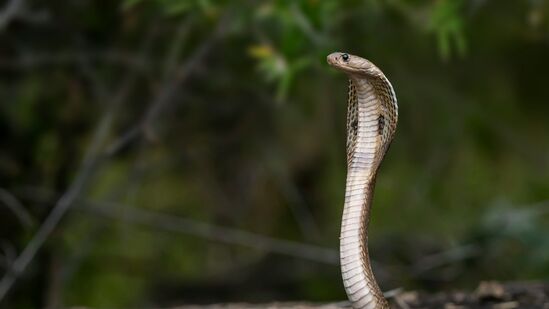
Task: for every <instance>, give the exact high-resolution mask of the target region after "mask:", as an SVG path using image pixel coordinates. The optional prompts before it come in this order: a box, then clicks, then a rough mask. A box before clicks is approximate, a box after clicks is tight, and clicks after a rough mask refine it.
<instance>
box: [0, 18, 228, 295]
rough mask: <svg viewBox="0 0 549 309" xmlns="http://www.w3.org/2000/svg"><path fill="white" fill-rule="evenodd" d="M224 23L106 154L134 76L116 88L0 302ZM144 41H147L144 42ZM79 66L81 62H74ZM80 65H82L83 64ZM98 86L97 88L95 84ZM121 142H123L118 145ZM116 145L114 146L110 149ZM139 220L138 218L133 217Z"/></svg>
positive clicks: (7, 279) (4, 283)
mask: <svg viewBox="0 0 549 309" xmlns="http://www.w3.org/2000/svg"><path fill="white" fill-rule="evenodd" d="M227 21H228V15H226V16H225V17H224V18H222V19H220V21H219V23H218V25H217V27H216V29H215V31H214V33H213V34H212V36H210V37H209V38H208V39H207V40H205V41H204V43H203V44H202V45H200V46H199V47H198V48H197V49H196V51H195V53H194V54H193V55H192V56H191V57H190V58H189V59H188V60H187V61H185V62H184V63H183V64H181V65H180V66H179V67H178V68H176V70H175V71H174V74H173V76H170V79H169V80H167V81H166V82H165V83H164V84H165V86H164V87H163V88H162V90H161V91H160V93H159V95H158V96H157V97H156V99H155V100H154V101H153V102H152V103H151V105H150V108H149V109H148V110H147V112H146V114H145V116H144V118H143V121H142V123H141V124H139V125H138V126H137V127H138V129H137V131H136V129H131V130H130V131H128V132H129V133H125V134H123V135H122V137H121V140H120V139H117V140H116V141H115V142H114V143H113V144H111V146H109V147H107V151H106V152H105V151H102V150H101V149H102V145H103V144H104V142H105V141H106V139H107V136H108V133H109V131H110V128H111V126H112V124H113V121H114V118H115V115H116V112H117V111H118V108H119V106H120V105H121V103H123V102H124V101H125V99H126V97H127V95H128V94H129V89H131V85H132V84H133V82H134V80H135V77H134V76H133V74H130V76H129V77H128V78H127V79H126V80H125V81H124V82H123V86H122V87H120V90H119V92H118V93H117V94H116V95H114V96H113V97H112V102H110V104H108V108H107V110H106V112H105V113H104V115H103V116H102V118H101V120H100V122H99V124H98V126H97V128H96V130H95V133H94V136H93V138H92V141H91V143H90V146H89V148H88V150H87V152H86V155H85V157H84V160H83V163H82V165H81V167H80V169H79V170H78V171H77V173H76V177H75V180H74V181H73V183H72V184H71V185H70V187H69V189H68V190H67V191H66V192H65V194H63V195H62V196H61V198H60V199H59V200H58V201H57V202H56V204H55V205H54V206H53V209H52V211H51V212H50V214H49V215H48V217H47V218H46V220H45V221H44V222H43V223H42V225H41V226H40V228H39V230H38V231H37V232H36V234H35V235H34V236H33V238H32V239H31V241H30V242H29V243H28V244H27V246H26V247H25V249H24V250H23V252H22V253H21V254H20V255H19V256H18V257H17V259H16V260H15V261H14V262H13V264H12V265H11V268H10V269H9V270H8V271H7V272H6V274H5V275H4V277H3V278H2V280H0V301H1V300H2V299H3V298H4V297H5V295H6V293H7V292H8V291H9V290H10V288H11V287H12V285H13V283H14V282H15V280H16V279H17V278H18V276H19V275H20V274H21V273H22V272H23V271H24V270H25V269H26V268H27V266H28V264H29V263H30V262H31V261H32V260H33V258H34V256H35V255H36V253H37V251H38V250H39V249H40V248H41V247H42V245H43V244H44V243H45V241H46V240H47V238H48V237H49V235H50V234H51V233H52V231H53V230H54V229H55V227H56V226H57V225H58V223H59V221H60V220H61V219H62V218H63V216H64V214H65V213H66V212H67V211H68V210H69V208H70V207H71V206H72V205H73V204H74V202H75V200H76V199H77V198H78V197H79V195H80V194H81V193H82V192H83V191H84V190H85V188H86V186H87V185H88V183H89V181H90V179H91V178H92V176H93V174H94V172H95V170H96V169H97V168H98V167H99V165H100V163H101V161H102V159H106V158H108V157H109V156H110V155H112V154H114V153H115V152H116V151H117V150H118V149H119V147H122V146H123V144H124V143H126V142H128V141H130V140H131V139H133V137H135V136H138V135H139V134H135V133H132V132H137V133H139V132H140V130H142V129H147V128H148V126H149V125H150V123H152V121H153V120H154V119H155V118H156V117H157V116H158V115H159V114H160V112H161V111H162V110H163V109H164V108H165V107H166V105H167V104H168V103H169V102H170V101H171V99H172V97H173V95H174V94H175V93H176V92H177V90H178V88H179V87H180V85H181V83H182V82H183V81H185V80H186V79H187V77H188V76H189V74H190V73H191V72H192V70H193V69H194V68H195V67H196V66H197V65H198V63H199V62H200V61H201V60H202V58H203V57H204V56H205V54H206V53H207V52H208V51H209V50H210V49H211V47H212V46H213V44H214V42H215V41H216V40H217V39H218V38H219V37H220V35H221V34H222V33H224V30H226V22H227ZM145 41H147V39H145ZM78 61H79V62H80V63H82V59H78ZM84 64H86V62H85V61H84ZM84 68H85V69H86V70H85V71H86V73H88V74H90V72H91V70H89V67H86V66H84ZM95 86H98V85H95ZM95 90H96V91H95V93H97V94H99V97H100V99H108V98H107V97H106V95H107V91H106V90H105V89H103V88H102V87H96V89H95ZM120 141H123V142H124V143H121V142H120ZM113 146H116V147H113ZM137 218H139V217H137Z"/></svg>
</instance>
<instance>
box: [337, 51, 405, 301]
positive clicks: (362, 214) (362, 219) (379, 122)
mask: <svg viewBox="0 0 549 309" xmlns="http://www.w3.org/2000/svg"><path fill="white" fill-rule="evenodd" d="M327 61H328V64H330V65H331V66H332V67H334V68H336V69H338V70H340V71H343V72H344V73H346V74H347V75H348V77H349V99H348V110H347V180H346V185H345V205H344V208H343V219H342V222H341V235H340V263H341V274H342V277H343V284H344V286H345V291H346V292H347V296H348V298H349V300H350V301H351V304H352V306H353V308H355V309H374V308H375V309H379V308H389V304H388V302H387V300H386V299H385V298H384V297H383V293H382V292H381V290H380V288H379V286H378V284H377V282H376V280H375V278H374V274H373V272H372V266H371V263H370V258H369V254H368V224H369V221H370V213H371V207H372V197H373V194H374V186H375V181H376V176H377V172H378V169H379V166H380V164H381V162H382V160H383V157H384V156H385V153H386V152H387V150H388V148H389V145H390V144H391V141H392V140H393V137H394V135H395V131H396V126H397V118H398V106H397V99H396V96H395V92H394V90H393V86H392V85H391V83H390V82H389V80H388V79H387V77H385V75H384V74H383V72H382V71H381V70H380V69H379V68H378V67H376V66H375V65H374V64H373V63H371V62H370V61H368V60H366V59H364V58H361V57H358V56H354V55H350V54H347V53H340V52H336V53H332V54H330V55H329V56H328V58H327Z"/></svg>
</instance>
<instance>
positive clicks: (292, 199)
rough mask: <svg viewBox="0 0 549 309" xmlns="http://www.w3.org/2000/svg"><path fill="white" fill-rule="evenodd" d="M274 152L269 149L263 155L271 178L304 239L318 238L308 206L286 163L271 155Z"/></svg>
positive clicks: (314, 222)
mask: <svg viewBox="0 0 549 309" xmlns="http://www.w3.org/2000/svg"><path fill="white" fill-rule="evenodd" d="M273 153H276V152H275V151H273V150H269V151H268V152H267V154H266V155H265V156H266V157H267V158H266V159H265V161H266V162H268V164H267V167H268V168H269V170H270V172H271V173H272V175H273V176H274V177H273V180H274V181H275V182H276V185H277V186H278V188H279V189H280V190H281V192H282V194H283V195H284V197H285V198H286V201H287V204H288V206H289V208H290V211H291V212H292V215H293V217H294V218H295V220H296V221H297V224H298V226H299V228H300V230H301V233H302V234H303V235H304V237H305V238H306V239H319V238H320V229H319V227H318V224H317V222H316V220H315V218H314V216H313V214H312V212H311V209H310V206H309V205H308V204H307V202H306V201H305V198H304V197H303V196H302V194H301V192H300V191H299V188H298V186H297V185H296V184H295V182H294V181H293V179H292V178H291V177H290V175H289V173H290V172H289V171H288V168H287V164H283V162H280V160H278V159H277V158H278V157H280V156H276V155H272V154H273Z"/></svg>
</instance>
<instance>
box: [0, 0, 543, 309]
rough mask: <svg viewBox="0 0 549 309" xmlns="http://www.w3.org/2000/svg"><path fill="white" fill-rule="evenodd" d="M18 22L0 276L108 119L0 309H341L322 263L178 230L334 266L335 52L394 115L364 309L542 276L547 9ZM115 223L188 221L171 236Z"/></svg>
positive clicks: (5, 109)
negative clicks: (363, 64) (82, 183)
mask: <svg viewBox="0 0 549 309" xmlns="http://www.w3.org/2000/svg"><path fill="white" fill-rule="evenodd" d="M25 2H26V5H25V11H24V12H21V13H20V14H19V15H16V16H14V17H13V18H12V19H11V20H10V21H9V22H8V23H6V25H5V26H4V27H3V28H0V31H1V32H0V38H1V40H2V44H1V47H0V70H1V72H2V74H1V75H0V76H1V77H0V78H1V79H2V83H0V96H1V97H2V98H3V103H2V104H1V106H0V132H1V134H2V138H1V139H0V143H1V147H0V179H1V181H0V183H1V185H0V186H1V188H2V189H5V190H6V191H7V192H8V193H9V194H11V195H12V198H15V199H16V200H17V201H19V203H20V204H21V205H19V206H20V207H21V208H22V211H23V212H26V213H27V214H28V215H29V216H30V217H31V218H32V223H31V224H24V222H23V221H21V218H20V217H18V215H17V213H16V212H14V211H12V210H10V209H12V208H13V207H19V206H18V205H17V204H13V203H11V207H12V208H10V207H8V206H10V199H9V198H8V199H6V197H5V196H4V197H2V198H1V199H0V207H1V208H0V209H2V214H3V215H2V216H1V217H0V231H1V233H2V234H0V247H1V249H2V250H1V251H0V254H1V255H0V257H1V260H0V262H2V263H1V264H0V266H1V270H2V272H5V271H6V270H7V269H8V268H9V265H10V262H11V261H13V258H14V256H15V255H16V254H18V253H20V252H21V251H22V250H23V248H24V247H25V245H26V244H27V243H28V241H29V240H30V238H31V237H32V236H33V235H34V233H36V231H37V229H38V226H39V224H40V222H43V221H44V219H45V218H46V216H47V215H48V213H49V212H50V211H51V210H52V208H53V206H54V204H55V201H56V200H57V198H58V197H59V196H60V195H61V194H62V193H63V192H65V191H66V190H67V188H69V186H70V184H71V183H72V182H73V181H74V179H75V177H76V176H77V175H76V174H77V171H78V167H79V166H81V162H82V160H83V158H84V156H85V154H86V151H87V149H88V147H89V145H90V143H91V142H92V140H93V136H94V135H93V132H94V130H95V127H96V126H97V123H99V122H100V120H101V119H103V117H105V116H104V115H105V113H107V111H109V110H111V108H112V106H115V105H116V100H117V98H119V97H120V98H122V102H121V103H120V106H119V107H118V108H114V111H113V113H114V117H115V122H114V127H113V128H112V130H110V131H109V136H108V139H107V140H106V141H104V142H103V143H102V151H103V152H102V154H103V156H102V157H101V158H100V159H99V163H98V164H97V165H96V166H95V167H94V173H93V176H92V177H91V179H90V181H89V186H88V187H87V188H86V190H85V191H84V192H83V194H81V196H80V197H79V199H78V200H77V202H76V203H75V205H73V208H72V209H71V210H70V211H69V212H68V213H67V215H66V216H65V218H64V219H63V220H62V221H61V223H60V224H59V225H58V226H57V227H56V229H55V231H54V233H53V234H52V235H50V237H49V238H48V241H47V242H46V244H45V245H44V246H43V247H41V248H40V251H39V254H38V255H37V256H36V257H35V259H34V260H33V262H32V263H31V265H30V266H29V267H28V269H27V270H26V271H25V272H24V273H23V274H22V275H21V277H20V278H19V279H18V280H17V281H16V284H15V286H14V288H13V289H12V290H11V291H10V293H9V294H8V296H7V297H6V299H4V300H1V302H2V305H5V306H6V307H7V308H45V307H48V306H49V307H51V308H58V307H66V306H76V305H83V306H90V307H98V308H125V307H147V306H168V305H180V304H184V303H212V302H225V301H252V302H255V301H269V300H291V299H299V300H312V301H327V300H339V299H343V298H344V297H345V295H344V291H343V289H342V285H341V283H340V276H339V269H338V266H337V263H333V264H330V263H328V264H326V263H319V262H318V261H316V262H315V261H313V262H312V261H310V260H307V259H305V258H303V257H302V258H298V257H295V255H298V254H294V256H293V257H292V256H285V255H281V254H277V253H273V251H275V252H276V251H277V250H276V249H273V248H271V247H270V246H271V245H272V244H270V245H269V244H266V243H260V244H256V245H255V247H262V249H257V248H256V249H254V248H249V247H250V246H240V245H235V244H231V243H230V242H229V243H227V241H223V236H226V235H217V236H216V237H217V238H216V237H213V238H216V239H217V240H216V239H212V237H205V236H204V235H203V234H202V236H200V235H201V234H200V233H201V232H192V231H193V228H191V227H192V226H194V225H193V224H198V225H200V224H201V223H208V224H211V226H220V227H232V228H236V229H238V230H241V231H248V232H251V233H255V234H258V235H267V236H271V237H274V238H276V239H285V240H293V241H296V242H300V243H304V244H315V245H318V246H321V247H325V248H331V249H333V250H336V249H337V247H338V233H339V224H340V221H339V220H340V219H339V218H340V215H341V207H342V204H343V190H344V180H345V154H344V151H345V150H344V140H345V137H344V135H345V128H344V126H345V112H346V106H345V104H346V97H345V96H346V91H347V90H346V78H345V77H344V76H342V75H341V74H340V73H339V72H335V71H333V70H331V69H329V68H328V67H327V65H326V64H325V57H326V55H327V54H329V53H330V52H333V51H336V50H340V51H347V52H350V53H353V54H357V55H361V56H364V57H366V58H368V59H370V60H372V61H373V62H374V63H376V64H377V65H378V66H379V67H380V68H382V70H383V71H384V72H385V73H386V75H387V76H388V77H389V79H390V80H391V81H392V83H393V85H394V87H395V90H396V93H397V96H398V99H399V105H400V110H399V115H400V120H399V128H398V131H397V137H396V140H395V141H394V142H393V145H392V147H391V149H390V151H389V153H388V156H387V158H386V161H385V162H384V164H383V166H382V169H381V172H380V177H379V178H378V184H377V188H376V196H375V200H374V214H373V215H374V218H373V221H372V225H371V232H372V236H371V244H370V246H371V254H372V255H373V259H374V261H375V265H374V266H375V270H376V274H377V277H378V278H379V280H380V281H381V285H382V286H383V288H384V289H390V288H396V287H401V286H403V287H405V288H407V289H414V288H418V289H431V290H440V289H449V288H471V287H473V286H476V283H477V282H478V281H480V280H485V279H497V280H530V279H546V278H547V277H548V276H549V267H548V265H549V242H548V240H547V237H545V236H546V235H548V233H549V224H548V222H549V200H548V199H549V139H548V138H547V132H549V122H548V121H547V115H548V114H549V105H548V104H547V102H548V99H549V95H548V93H547V91H546V84H547V80H548V79H547V77H545V75H546V72H548V71H549V57H547V55H549V22H548V18H549V5H548V4H547V2H544V1H528V2H502V1H493V0H492V1H489V0H485V1H483V0H460V1H444V0H440V1H404V0H390V1H375V0H369V1H320V0H301V1H275V0H273V1H258V2H255V1H212V0H196V1H168V0H150V1H146V0H125V1H123V2H115V1H113V2H100V1H75V2H61V1H52V2H47V3H46V2H39V1H25ZM128 81H129V82H128ZM170 85H171V86H170ZM124 93H125V94H124ZM151 106H153V108H151ZM118 146H120V147H118ZM113 149H115V150H113ZM0 197H1V196H0ZM4 206H6V207H4ZM98 209H107V210H108V211H109V215H105V214H101V212H98ZM136 210H147V211H153V212H154V213H157V212H158V213H162V214H171V215H174V216H177V217H179V218H187V219H189V220H190V221H184V222H187V224H184V223H181V222H180V225H181V226H182V229H183V232H181V231H180V232H176V233H174V232H173V230H174V229H173V228H171V227H170V226H171V225H170V224H168V223H166V224H165V225H164V224H160V223H158V222H157V223H156V224H137V223H136V222H135V220H134V219H132V218H133V217H132V215H133V214H135V211H136ZM132 220H134V221H133V222H132ZM137 221H138V220H137ZM211 226H210V227H206V228H204V230H207V231H210V233H211V234H210V235H215V234H216V232H215V231H217V230H215V229H212V228H211ZM195 230H200V228H196V229H195ZM170 231H171V232H170ZM193 233H194V234H193ZM205 234H207V233H206V232H205ZM217 234H219V233H217ZM221 234H223V233H221ZM228 234H230V233H228ZM231 235H232V234H231ZM239 235H240V234H239ZM246 235H247V234H246ZM246 237H247V236H242V235H241V238H246ZM220 239H221V241H220ZM252 247H253V246H252ZM279 251H280V250H279ZM289 255H292V254H289Z"/></svg>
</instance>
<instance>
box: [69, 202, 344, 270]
mask: <svg viewBox="0 0 549 309" xmlns="http://www.w3.org/2000/svg"><path fill="white" fill-rule="evenodd" d="M86 205H87V207H84V208H79V209H81V210H83V211H87V212H91V213H94V214H96V215H99V216H102V217H106V218H110V219H115V220H121V221H124V222H127V223H132V224H139V225H144V226H148V227H151V228H154V229H156V230H165V231H170V232H176V233H181V234H187V235H192V236H197V237H201V238H204V239H207V240H211V241H218V242H222V243H227V244H231V245H240V246H245V247H250V248H254V249H260V250H264V251H270V252H275V253H279V254H283V255H288V256H293V257H297V258H302V259H307V260H311V261H315V262H321V263H327V264H333V265H337V264H338V252H337V251H336V250H334V249H329V248H323V247H319V246H315V245H310V244H304V243H299V242H294V241H289V240H283V239H277V238H273V237H268V236H263V235H259V234H255V233H252V232H247V231H243V230H239V229H234V228H228V227H221V226H215V225H212V224H208V223H204V222H197V221H194V220H191V219H187V218H182V217H177V216H173V215H169V214H163V213H159V212H154V211H149V210H144V209H139V208H135V207H126V208H125V209H124V212H123V213H120V212H117V211H115V210H113V208H115V207H119V206H116V205H112V204H109V203H95V202H86Z"/></svg>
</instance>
